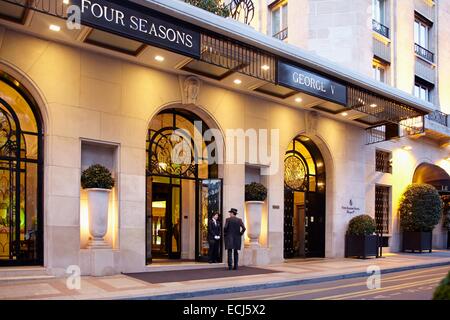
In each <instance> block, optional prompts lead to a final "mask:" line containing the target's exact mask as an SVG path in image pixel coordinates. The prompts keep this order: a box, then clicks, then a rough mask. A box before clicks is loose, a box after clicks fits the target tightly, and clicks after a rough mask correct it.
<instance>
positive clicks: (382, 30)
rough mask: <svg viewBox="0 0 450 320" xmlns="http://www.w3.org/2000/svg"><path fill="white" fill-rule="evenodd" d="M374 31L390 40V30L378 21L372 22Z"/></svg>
mask: <svg viewBox="0 0 450 320" xmlns="http://www.w3.org/2000/svg"><path fill="white" fill-rule="evenodd" d="M372 30H373V31H375V32H376V33H379V34H381V35H382V36H383V37H386V38H388V39H389V28H388V27H386V26H385V25H383V24H381V23H380V22H378V21H376V20H372Z"/></svg>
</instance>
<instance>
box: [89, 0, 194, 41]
mask: <svg viewBox="0 0 450 320" xmlns="http://www.w3.org/2000/svg"><path fill="white" fill-rule="evenodd" d="M86 12H87V13H90V14H91V15H92V16H93V17H95V18H96V19H99V20H105V21H107V22H109V23H114V24H116V25H118V26H122V27H127V28H130V29H131V30H133V31H138V32H141V33H143V34H147V35H150V36H153V37H156V38H159V39H161V40H168V41H170V42H173V43H176V44H181V45H183V46H185V47H187V48H192V47H193V46H194V41H193V37H192V35H190V34H188V33H186V32H183V31H179V30H174V29H173V28H170V27H167V26H164V25H162V24H158V23H155V22H152V21H151V20H149V19H146V18H140V17H137V16H135V15H131V16H129V17H127V16H126V15H125V13H124V12H122V11H121V10H119V9H114V8H111V7H108V6H106V5H100V4H98V3H95V2H94V3H93V1H92V0H81V13H82V14H84V13H86Z"/></svg>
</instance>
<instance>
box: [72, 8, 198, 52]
mask: <svg viewBox="0 0 450 320" xmlns="http://www.w3.org/2000/svg"><path fill="white" fill-rule="evenodd" d="M123 2H124V3H125V2H128V1H123ZM73 4H74V5H77V6H79V7H80V10H81V23H82V24H84V25H87V26H90V27H93V28H98V29H100V30H104V31H107V32H111V33H115V34H117V35H120V36H123V37H126V38H130V39H133V40H137V41H141V42H143V43H145V44H149V45H153V46H157V47H160V48H163V49H167V50H169V51H174V52H177V53H180V54H183V55H186V56H189V57H192V58H197V59H199V58H200V33H199V32H196V31H193V30H192V29H190V28H189V27H187V26H185V25H184V24H183V23H181V22H175V20H173V19H170V21H169V19H165V18H164V17H163V16H162V15H161V14H157V13H151V12H150V11H148V10H139V11H138V10H135V9H133V8H128V7H124V6H121V5H118V4H116V3H114V2H110V1H106V0H74V1H73ZM145 9H146V8H145Z"/></svg>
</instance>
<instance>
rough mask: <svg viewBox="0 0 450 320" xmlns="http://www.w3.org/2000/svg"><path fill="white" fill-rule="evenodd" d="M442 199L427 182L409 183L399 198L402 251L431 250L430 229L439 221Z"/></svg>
mask: <svg viewBox="0 0 450 320" xmlns="http://www.w3.org/2000/svg"><path fill="white" fill-rule="evenodd" d="M442 207H443V204H442V200H441V198H440V196H439V193H438V191H437V190H436V189H435V188H434V187H433V186H431V185H429V184H417V183H415V184H411V185H409V186H408V188H407V189H406V191H405V192H404V194H403V195H402V197H401V199H400V206H399V209H398V210H399V213H400V225H401V228H402V231H403V251H407V250H409V251H412V252H416V251H419V252H422V251H423V250H428V251H429V252H431V250H432V231H433V228H434V227H435V226H436V225H437V224H438V223H439V219H440V218H441V212H442Z"/></svg>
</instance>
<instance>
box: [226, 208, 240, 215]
mask: <svg viewBox="0 0 450 320" xmlns="http://www.w3.org/2000/svg"><path fill="white" fill-rule="evenodd" d="M228 212H229V213H232V214H234V215H237V214H238V211H237V209H235V208H231V209H230V211H228Z"/></svg>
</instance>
